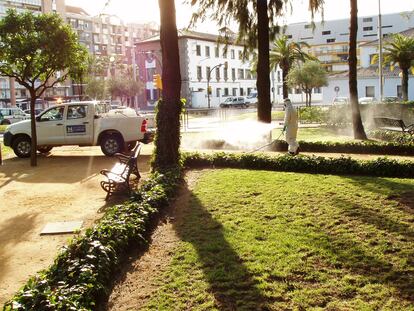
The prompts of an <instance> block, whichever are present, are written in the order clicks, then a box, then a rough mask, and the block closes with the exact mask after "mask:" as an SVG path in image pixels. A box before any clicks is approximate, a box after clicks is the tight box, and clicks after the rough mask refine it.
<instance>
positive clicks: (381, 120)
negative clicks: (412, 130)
mask: <svg viewBox="0 0 414 311" xmlns="http://www.w3.org/2000/svg"><path fill="white" fill-rule="evenodd" d="M374 122H375V125H376V126H377V127H382V126H391V127H399V128H401V129H402V130H403V131H404V130H405V128H406V126H405V124H404V121H403V120H401V119H394V118H385V117H374Z"/></svg>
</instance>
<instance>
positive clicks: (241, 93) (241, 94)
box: [239, 87, 244, 96]
mask: <svg viewBox="0 0 414 311" xmlns="http://www.w3.org/2000/svg"><path fill="white" fill-rule="evenodd" d="M239 91H240V96H244V89H243V88H242V87H241V88H240V90H239Z"/></svg>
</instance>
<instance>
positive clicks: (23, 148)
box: [13, 136, 32, 158]
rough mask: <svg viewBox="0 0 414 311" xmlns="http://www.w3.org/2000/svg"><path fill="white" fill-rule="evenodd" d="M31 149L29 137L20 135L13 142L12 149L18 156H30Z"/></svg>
mask: <svg viewBox="0 0 414 311" xmlns="http://www.w3.org/2000/svg"><path fill="white" fill-rule="evenodd" d="M31 149H32V142H31V140H30V138H29V137H26V136H20V137H17V138H16V139H15V140H14V142H13V151H14V153H15V154H16V155H17V156H18V157H19V158H28V157H30V150H31Z"/></svg>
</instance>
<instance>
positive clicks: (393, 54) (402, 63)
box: [384, 34, 414, 101]
mask: <svg viewBox="0 0 414 311" xmlns="http://www.w3.org/2000/svg"><path fill="white" fill-rule="evenodd" d="M384 50H385V51H386V52H385V53H384V64H387V65H391V66H392V67H393V66H395V65H397V66H398V67H400V69H401V72H402V81H401V85H402V95H403V100H404V101H407V100H408V74H409V70H410V68H414V38H410V37H406V36H403V35H401V34H396V35H394V36H393V37H392V41H391V42H389V43H387V45H386V46H385V47H384Z"/></svg>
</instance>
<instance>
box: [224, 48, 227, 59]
mask: <svg viewBox="0 0 414 311" xmlns="http://www.w3.org/2000/svg"><path fill="white" fill-rule="evenodd" d="M223 57H224V58H227V50H224V51H223Z"/></svg>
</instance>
